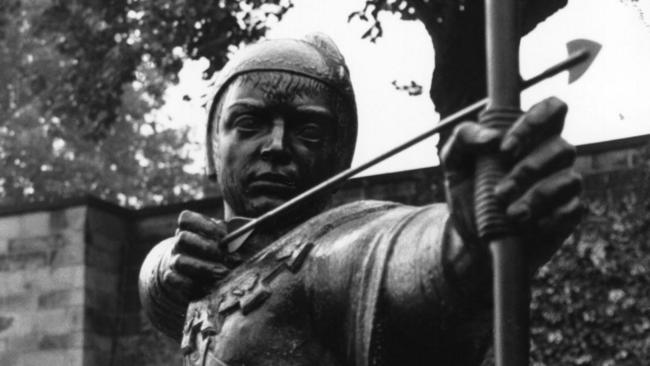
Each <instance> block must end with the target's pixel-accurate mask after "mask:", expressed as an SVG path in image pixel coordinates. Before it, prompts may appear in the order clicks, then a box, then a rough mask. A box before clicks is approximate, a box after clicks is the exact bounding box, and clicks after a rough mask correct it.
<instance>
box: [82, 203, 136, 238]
mask: <svg viewBox="0 0 650 366" xmlns="http://www.w3.org/2000/svg"><path fill="white" fill-rule="evenodd" d="M87 222H88V225H87V226H86V229H87V230H89V233H90V234H91V235H93V234H96V233H101V234H104V235H106V236H108V237H110V238H113V239H115V240H119V241H125V240H126V236H127V235H126V234H127V225H126V219H124V218H121V217H119V216H117V215H114V214H112V213H108V212H105V211H102V210H100V209H97V208H89V209H88V215H87Z"/></svg>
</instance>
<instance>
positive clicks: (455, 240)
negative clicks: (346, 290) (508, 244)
mask: <svg viewBox="0 0 650 366" xmlns="http://www.w3.org/2000/svg"><path fill="white" fill-rule="evenodd" d="M392 240H393V247H392V250H391V254H390V256H389V257H388V259H387V263H386V268H385V272H384V277H383V281H382V291H381V296H380V298H379V303H378V308H379V309H380V310H379V313H378V320H377V321H378V322H380V323H381V326H382V327H383V329H384V330H383V336H382V338H383V339H382V340H381V343H383V344H384V346H383V347H385V348H386V349H387V352H386V354H388V355H389V357H391V358H393V359H394V360H395V362H397V361H398V360H402V361H407V363H408V364H421V363H426V362H427V361H429V362H433V361H435V362H436V364H439V365H479V364H480V363H481V362H482V360H483V357H484V353H485V351H486V350H487V346H488V344H489V336H490V333H491V318H490V317H491V288H490V286H491V270H490V268H489V258H488V253H487V251H486V250H484V248H482V247H480V246H475V245H473V244H469V245H468V244H466V243H465V242H464V241H463V240H462V239H461V237H460V235H459V234H458V233H457V231H456V229H455V227H454V225H453V224H452V221H451V219H450V216H449V213H448V210H447V207H446V205H443V204H438V205H432V206H428V207H426V208H423V209H421V210H420V211H419V212H417V213H416V214H413V215H412V217H410V218H409V220H408V224H405V226H404V227H403V229H402V230H400V231H399V234H397V235H396V236H395V237H394V238H393V239H392Z"/></svg>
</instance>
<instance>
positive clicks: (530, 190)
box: [440, 98, 583, 268]
mask: <svg viewBox="0 0 650 366" xmlns="http://www.w3.org/2000/svg"><path fill="white" fill-rule="evenodd" d="M566 112H567V106H566V104H564V102H562V101H561V100H559V99H557V98H548V99H546V100H544V101H543V102H541V103H539V104H537V105H535V106H533V107H532V108H531V109H530V110H529V111H528V112H527V113H525V114H523V115H522V116H521V117H520V118H519V119H518V120H517V121H516V122H515V123H514V124H513V126H512V127H511V128H509V129H508V130H507V131H506V132H505V134H503V133H502V132H500V131H497V130H494V129H490V128H487V127H484V126H480V125H478V124H476V123H470V122H467V123H463V124H460V125H459V126H458V127H457V128H456V129H455V130H454V132H453V134H452V135H451V137H450V138H449V140H448V141H447V143H446V144H445V145H444V147H443V149H442V151H441V154H440V158H441V162H442V165H443V167H444V170H445V184H446V193H447V202H448V204H449V206H450V210H451V215H452V219H453V223H454V225H455V227H456V229H457V231H458V232H459V234H460V236H461V237H462V238H463V241H465V242H468V243H469V244H473V243H477V242H478V237H477V235H478V234H477V232H476V226H475V217H474V169H475V163H474V162H475V159H476V157H477V156H478V155H480V154H486V153H498V154H499V155H501V157H502V158H503V159H505V160H506V161H507V162H508V163H509V164H510V165H511V166H512V168H511V169H510V170H509V171H508V172H507V173H506V175H505V176H504V177H503V178H502V179H501V181H500V182H499V183H498V184H497V186H496V187H495V194H496V196H497V198H498V199H500V200H501V202H502V203H503V206H504V207H505V208H506V214H507V216H508V217H509V218H510V219H511V221H512V223H513V224H514V226H515V228H516V230H517V231H518V232H519V235H520V236H521V237H522V239H523V243H524V245H526V246H527V247H526V248H527V251H528V253H529V261H530V263H531V265H532V266H533V268H536V267H538V266H539V265H541V264H543V263H544V262H545V261H547V260H548V259H549V258H550V256H551V255H552V254H553V253H554V252H555V251H556V250H557V249H558V248H559V246H560V245H561V244H562V242H563V241H564V240H565V239H566V238H567V236H568V235H569V234H570V233H571V232H572V231H573V229H574V228H575V226H576V225H577V223H578V222H579V220H580V218H581V216H582V213H583V208H582V205H581V202H580V193H581V189H582V184H581V181H582V179H581V177H580V175H579V174H577V173H576V172H575V171H574V170H573V163H574V161H575V156H576V153H575V148H574V147H573V146H572V145H570V144H569V143H568V142H566V141H565V140H564V139H563V138H562V137H561V136H560V133H561V132H562V128H563V126H564V117H565V115H566Z"/></svg>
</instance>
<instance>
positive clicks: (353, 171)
mask: <svg viewBox="0 0 650 366" xmlns="http://www.w3.org/2000/svg"><path fill="white" fill-rule="evenodd" d="M583 41H584V40H583ZM572 42H573V41H572ZM586 42H589V46H588V47H585V48H582V49H579V50H577V51H575V52H573V53H571V54H570V55H569V57H567V58H566V59H565V60H563V61H560V62H558V63H557V64H555V65H553V66H551V67H549V68H548V69H546V70H544V71H542V72H541V73H539V74H537V75H535V76H534V77H532V78H530V79H528V80H526V81H524V82H522V83H521V85H520V89H521V90H525V89H527V88H529V87H531V86H533V85H535V84H537V83H539V82H541V81H543V80H546V79H548V78H550V77H553V76H555V75H557V74H559V73H560V72H562V71H565V70H569V72H571V70H572V69H573V68H575V67H577V66H579V65H584V64H586V65H587V67H588V66H589V65H591V63H592V62H593V59H594V58H595V57H596V55H597V54H598V50H599V49H600V45H598V44H597V43H596V42H592V41H586ZM570 43H571V42H570ZM585 45H586V43H585ZM593 45H596V46H597V47H595V46H593ZM594 50H595V52H594ZM582 74H584V71H582V72H581V73H579V74H577V77H578V78H579V77H580V76H582ZM575 80H577V78H575V79H573V80H570V82H573V81H575ZM487 102H488V99H487V98H484V99H482V100H479V101H477V102H475V103H473V104H471V105H469V106H467V107H465V108H463V109H461V110H459V111H457V112H455V113H452V114H451V115H449V116H447V117H446V118H444V119H442V120H441V121H440V122H439V123H438V125H436V127H433V128H431V129H430V130H428V131H426V132H423V133H421V134H420V135H417V136H415V137H413V138H411V139H410V140H408V141H406V142H404V143H402V144H400V145H398V146H396V147H394V148H392V149H390V150H388V151H386V152H384V153H383V154H380V155H378V156H377V157H375V158H372V159H370V160H368V161H367V162H365V163H363V164H361V165H358V166H356V167H352V168H349V169H346V170H344V171H342V172H340V173H338V174H336V175H334V176H332V177H331V178H329V179H327V180H325V181H323V182H322V183H319V184H317V185H315V186H314V187H312V188H310V189H308V190H306V191H305V192H303V193H301V194H299V195H297V196H295V197H294V198H292V199H290V200H288V201H287V202H285V203H283V204H282V205H280V206H278V207H276V208H274V209H272V210H270V211H268V212H267V213H265V214H263V215H261V216H259V217H258V218H256V219H253V220H251V221H249V222H248V223H246V224H244V225H242V226H241V227H239V228H238V229H237V230H235V231H233V232H231V233H229V234H228V235H226V236H225V237H224V238H223V239H222V240H221V243H220V245H221V246H223V247H224V248H225V247H226V246H227V244H228V243H230V242H232V241H233V240H235V239H237V238H238V237H240V236H242V235H244V234H245V233H247V232H249V231H251V230H253V229H254V228H255V227H257V226H259V225H262V224H264V223H267V222H269V221H271V220H272V219H273V218H275V217H276V216H279V215H281V214H283V213H285V212H287V211H289V210H291V209H293V208H295V207H296V206H297V205H298V204H300V203H301V202H303V201H304V200H307V199H309V198H311V197H314V196H316V195H318V194H322V193H323V192H326V191H328V190H330V189H334V188H335V187H337V186H338V184H340V183H342V182H344V181H346V180H347V179H349V178H351V177H353V176H355V175H357V174H359V173H360V172H362V171H364V170H366V169H368V168H370V167H372V166H374V165H377V164H378V163H380V162H382V161H384V160H386V159H388V158H390V157H391V156H393V155H395V154H398V153H399V152H401V151H403V150H406V149H408V148H409V147H411V146H413V145H415V144H417V143H419V142H421V141H423V140H426V139H427V138H429V137H431V136H433V135H435V134H437V133H440V132H441V131H445V130H448V129H450V128H452V127H454V126H456V125H457V124H458V123H459V122H460V121H463V118H465V117H467V116H469V115H472V114H474V113H476V112H478V111H480V110H481V109H483V108H484V107H485V106H486V105H487Z"/></svg>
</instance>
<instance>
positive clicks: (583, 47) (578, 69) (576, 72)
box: [566, 39, 602, 84]
mask: <svg viewBox="0 0 650 366" xmlns="http://www.w3.org/2000/svg"><path fill="white" fill-rule="evenodd" d="M566 47H567V51H569V54H573V53H576V52H587V53H588V56H587V59H586V60H585V61H583V62H581V63H579V64H578V65H576V66H574V67H572V68H570V69H569V84H571V83H573V82H574V81H576V80H578V79H580V77H582V75H583V74H584V73H585V72H586V71H587V69H588V68H589V66H591V64H592V63H593V62H594V59H595V58H596V56H597V55H598V53H599V52H600V49H601V48H602V46H601V45H600V43H597V42H594V41H591V40H588V39H574V40H572V41H570V42H569V43H567V45H566Z"/></svg>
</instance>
